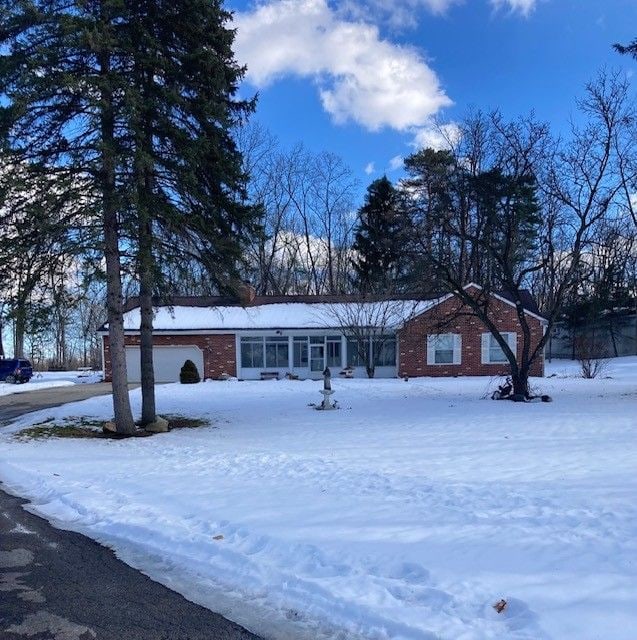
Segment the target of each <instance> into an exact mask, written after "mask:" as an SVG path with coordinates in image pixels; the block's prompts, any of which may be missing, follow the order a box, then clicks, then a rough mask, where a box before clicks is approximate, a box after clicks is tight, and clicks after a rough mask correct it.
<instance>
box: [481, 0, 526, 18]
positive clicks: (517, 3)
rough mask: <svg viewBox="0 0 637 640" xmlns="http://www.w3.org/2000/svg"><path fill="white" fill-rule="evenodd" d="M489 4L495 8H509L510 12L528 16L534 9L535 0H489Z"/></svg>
mask: <svg viewBox="0 0 637 640" xmlns="http://www.w3.org/2000/svg"><path fill="white" fill-rule="evenodd" d="M491 4H492V5H493V6H494V7H495V8H496V9H509V10H510V11H511V12H518V13H521V14H522V15H525V16H528V15H529V13H531V11H533V9H535V5H536V4H537V0H491Z"/></svg>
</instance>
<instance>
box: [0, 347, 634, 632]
mask: <svg viewBox="0 0 637 640" xmlns="http://www.w3.org/2000/svg"><path fill="white" fill-rule="evenodd" d="M551 370H552V371H554V372H556V373H558V376H559V377H553V378H547V379H543V380H536V381H535V382H534V383H535V385H536V386H537V387H538V388H540V389H541V390H542V392H545V393H550V394H551V395H553V397H554V402H553V403H551V404H542V403H538V404H529V405H521V404H514V403H511V402H493V401H491V400H488V399H483V396H484V395H485V392H486V391H487V389H488V387H489V383H490V381H489V380H488V379H486V378H459V379H439V380H436V379H431V378H428V379H413V380H410V381H409V382H404V381H402V380H374V381H366V380H335V381H334V383H333V386H334V388H335V390H336V393H335V398H336V399H337V400H338V401H339V403H340V405H341V407H342V408H341V410H340V411H334V412H326V413H322V412H318V411H314V410H312V409H311V408H310V407H308V406H307V405H308V403H310V402H318V401H320V399H321V397H320V394H319V393H318V389H319V388H320V385H319V384H318V383H315V382H294V381H280V382H276V381H270V382H209V383H202V384H199V385H192V386H190V385H189V386H180V385H165V386H162V387H161V388H160V390H159V402H158V405H159V409H160V410H161V411H163V412H165V413H178V414H183V415H189V416H203V417H207V418H209V419H210V421H211V425H212V426H211V427H209V428H199V429H184V430H179V431H173V432H171V433H169V434H162V435H158V436H155V437H152V438H138V439H132V440H125V441H109V440H68V439H45V440H39V441H28V442H24V441H19V440H16V439H15V438H13V437H12V436H11V434H10V431H15V430H16V429H17V428H19V427H20V426H22V427H23V426H25V425H26V424H28V423H30V422H34V421H37V419H36V418H37V417H33V416H32V417H30V418H29V419H28V420H27V419H22V420H21V421H20V422H18V423H17V425H16V426H14V427H10V428H8V429H5V430H3V431H2V435H0V478H1V479H2V480H3V481H4V482H5V483H6V486H8V487H9V488H10V489H11V490H12V491H14V492H15V493H18V494H20V495H24V496H26V497H28V498H30V499H31V500H32V501H33V504H32V507H31V508H32V509H33V510H34V511H36V512H38V513H40V514H43V515H45V516H46V517H48V518H49V519H51V520H52V521H53V522H55V523H57V524H58V525H59V526H63V527H67V528H70V529H75V530H78V531H81V532H84V533H86V534H88V535H89V536H91V537H93V538H95V539H97V540H99V541H101V542H103V543H105V544H107V545H109V546H112V547H113V548H114V549H115V550H116V551H117V553H118V555H119V556H120V557H122V558H123V559H124V560H125V561H127V562H129V563H130V564H132V565H133V566H136V567H139V568H140V569H142V570H143V571H144V572H146V573H147V574H149V575H150V576H152V577H153V578H155V579H156V580H159V581H160V582H162V583H164V584H166V585H168V586H170V587H172V588H174V589H176V590H178V591H180V592H182V593H184V594H185V595H186V596H187V597H189V598H190V599H192V600H195V601H197V602H200V603H203V604H205V605H207V606H209V607H211V608H212V609H215V610H217V611H221V612H222V613H224V614H225V615H227V616H228V617H230V618H231V619H233V620H236V621H238V622H240V623H242V624H244V625H246V626H248V627H249V628H251V629H253V630H254V631H256V632H258V633H261V634H263V635H265V636H267V637H273V638H340V639H345V638H372V639H378V640H381V639H389V638H391V639H397V638H402V639H414V640H415V639H419V640H433V639H434V638H444V639H449V640H452V639H453V640H459V639H463V640H470V639H471V640H473V639H485V640H486V639H496V638H497V639H502V640H519V639H522V638H524V639H529V640H539V639H542V638H554V639H555V640H564V639H570V638H572V639H574V640H592V639H593V638H600V639H610V638H612V639H613V640H623V639H625V640H629V639H633V638H635V637H636V635H635V634H636V633H637V631H636V630H637V564H636V560H637V452H636V444H637V358H622V359H618V360H615V361H613V363H612V366H611V367H610V369H609V370H608V371H607V373H606V375H610V376H612V379H596V380H584V379H581V378H576V377H573V376H574V375H576V370H575V367H574V366H573V365H570V364H568V363H567V364H562V363H559V362H558V363H556V364H554V365H553V366H552V367H551ZM132 397H133V398H134V402H135V406H137V407H138V406H139V392H138V391H136V392H134V393H133V396H132ZM69 415H75V416H77V415H88V416H97V417H100V418H107V417H109V416H110V415H111V408H110V404H109V398H108V397H98V398H93V399H91V400H87V401H84V402H82V403H76V404H74V405H67V406H66V407H60V408H57V409H51V410H47V411H46V412H42V413H41V414H40V416H39V419H40V420H41V419H43V418H44V417H49V416H51V417H54V418H62V417H64V416H69ZM221 536H223V537H221ZM501 598H504V599H505V600H506V601H507V603H508V605H507V607H506V608H505V610H504V611H503V612H502V613H500V614H498V613H496V612H495V611H494V609H493V608H492V605H493V604H494V603H496V602H497V601H498V600H500V599H501Z"/></svg>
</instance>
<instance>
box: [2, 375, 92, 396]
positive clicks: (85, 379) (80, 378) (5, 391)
mask: <svg viewBox="0 0 637 640" xmlns="http://www.w3.org/2000/svg"><path fill="white" fill-rule="evenodd" d="M101 381H102V374H101V373H98V372H85V371H60V372H57V371H55V372H54V371H43V372H34V373H33V378H31V380H29V382H25V383H24V384H7V383H6V382H0V396H8V395H12V394H14V393H26V392H28V391H37V390H38V389H50V388H51V387H69V386H73V385H74V384H94V383H96V382H101Z"/></svg>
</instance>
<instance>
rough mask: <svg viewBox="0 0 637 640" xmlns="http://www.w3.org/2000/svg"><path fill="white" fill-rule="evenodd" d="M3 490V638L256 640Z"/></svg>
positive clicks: (0, 511)
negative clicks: (26, 508) (30, 509)
mask: <svg viewBox="0 0 637 640" xmlns="http://www.w3.org/2000/svg"><path fill="white" fill-rule="evenodd" d="M23 502H24V501H23V500H20V499H19V498H14V497H13V496H10V495H8V494H6V493H5V492H3V491H1V490H0V638H2V640H25V639H28V638H31V639H32V640H259V639H258V638H257V637H256V636H254V635H252V634H251V633H249V632H248V631H246V630H245V629H243V628H241V627H239V626H238V625H236V624H234V623H233V622H229V621H228V620H226V619H225V618H223V617H222V616H220V615H218V614H216V613H213V612H212V611H209V610H208V609H205V608H204V607H200V606H199V605H196V604H194V603H192V602H190V601H189V600H186V599H185V598H184V597H182V596H181V595H179V594H178V593H175V592H174V591H171V590H170V589H167V588H166V587H163V586H162V585H160V584H158V583H157V582H153V581H152V580H151V579H150V578H148V577H147V576H145V575H144V574H142V573H140V572H139V571H137V570H135V569H132V568H131V567H129V566H128V565H126V564H124V563H123V562H121V561H120V560H118V559H117V558H116V557H115V554H114V553H113V552H112V551H111V550H110V549H107V548H106V547H103V546H101V545H99V544H97V543H96V542H94V541H93V540H90V539H89V538H86V537H84V536H82V535H79V534H77V533H72V532H70V531H60V530H58V529H54V528H53V527H52V526H51V525H50V524H49V523H48V522H47V521H46V520H43V519H42V518H38V517H37V516H34V515H32V514H30V513H28V512H26V511H24V509H23V508H22V506H21V505H22V504H23Z"/></svg>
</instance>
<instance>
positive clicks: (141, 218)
mask: <svg viewBox="0 0 637 640" xmlns="http://www.w3.org/2000/svg"><path fill="white" fill-rule="evenodd" d="M0 8H2V9H3V14H2V15H3V18H2V21H1V22H0V42H1V43H2V44H3V45H4V46H5V48H6V50H7V51H8V52H9V53H8V55H6V56H4V57H2V58H1V59H0V65H1V66H0V94H2V95H3V96H4V98H5V100H6V106H5V107H3V109H2V112H1V114H2V116H1V117H2V129H3V131H4V133H5V140H6V141H7V143H8V145H9V146H10V147H11V148H12V150H13V151H14V152H15V153H17V154H19V155H20V156H21V158H23V159H24V160H25V161H29V160H32V159H37V160H38V161H39V162H41V163H42V164H43V166H45V167H47V169H48V170H49V171H50V170H51V169H52V168H53V167H54V168H55V171H56V172H58V173H59V172H64V173H65V174H66V175H70V176H72V177H75V179H76V180H81V181H82V182H83V183H88V184H87V185H86V186H87V191H88V192H89V193H94V194H96V196H97V199H96V200H95V201H94V202H93V205H94V214H95V216H96V219H99V220H100V222H101V225H100V226H101V233H102V236H103V242H104V254H105V258H106V270H107V290H108V294H107V297H108V321H109V338H110V359H111V365H112V372H113V389H114V408H115V421H116V424H117V428H118V431H120V432H122V433H132V431H133V430H134V423H133V420H132V414H131V412H130V405H129V403H128V394H127V385H126V382H127V381H126V361H125V347H124V331H123V314H122V287H121V268H122V267H121V252H122V250H123V249H125V250H126V252H127V253H132V254H134V255H136V256H137V260H136V275H137V277H138V279H139V293H140V300H141V311H142V314H141V315H142V321H141V326H140V333H141V344H142V347H141V354H142V356H141V357H142V391H143V394H142V395H143V411H142V421H143V422H150V421H152V420H153V419H154V414H155V406H154V404H155V403H154V380H153V366H152V295H153V293H156V292H158V291H161V282H159V281H158V276H159V275H160V274H161V272H162V269H161V264H162V263H166V262H167V261H175V262H182V263H183V262H186V261H188V260H189V259H196V260H198V261H199V262H201V263H202V264H203V265H204V266H205V268H206V269H207V271H208V273H209V274H210V278H211V280H213V281H214V282H215V283H217V284H218V286H219V287H220V288H228V287H229V286H230V283H232V282H233V281H234V278H235V277H236V274H237V273H238V271H239V269H238V267H239V260H240V258H241V255H242V246H243V241H244V240H245V239H246V237H247V235H248V233H249V232H250V231H251V230H252V229H253V227H254V224H253V219H254V216H253V212H252V209H251V208H249V207H247V206H245V205H243V204H242V203H243V202H244V201H245V197H244V195H245V194H244V184H245V176H244V175H243V173H242V171H241V157H240V154H239V153H238V152H237V150H236V147H235V146H234V142H233V139H232V137H231V135H230V130H231V128H232V127H234V126H236V125H237V124H238V123H240V122H241V120H242V119H243V118H244V117H245V116H246V114H247V113H249V112H250V111H251V110H252V108H253V102H252V101H237V100H234V95H235V93H236V91H237V88H238V83H239V81H240V79H241V77H242V76H243V73H244V69H243V68H242V67H240V66H239V65H237V64H236V63H235V61H234V59H233V54H232V49H231V45H232V41H233V37H234V33H233V31H232V30H230V29H228V28H227V23H228V21H229V18H230V16H229V14H228V13H227V12H225V11H224V10H223V9H222V6H221V3H220V2H215V1H212V2H210V1H207V0H185V1H184V2H180V3H178V4H175V3H171V2H167V1H150V0H149V1H145V0H136V1H131V2H127V3H123V2H120V1H118V0H94V1H90V2H82V3H73V2H71V3H64V2H57V1H53V2H46V1H44V0H32V1H30V2H24V3H21V4H20V5H19V6H18V7H15V6H13V3H10V2H6V1H5V0H1V1H0ZM43 69H47V73H46V74H44V73H42V70H43ZM49 69H50V71H49ZM45 77H46V78H45ZM27 132H28V134H29V135H26V134H27ZM160 256H161V257H160Z"/></svg>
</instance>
